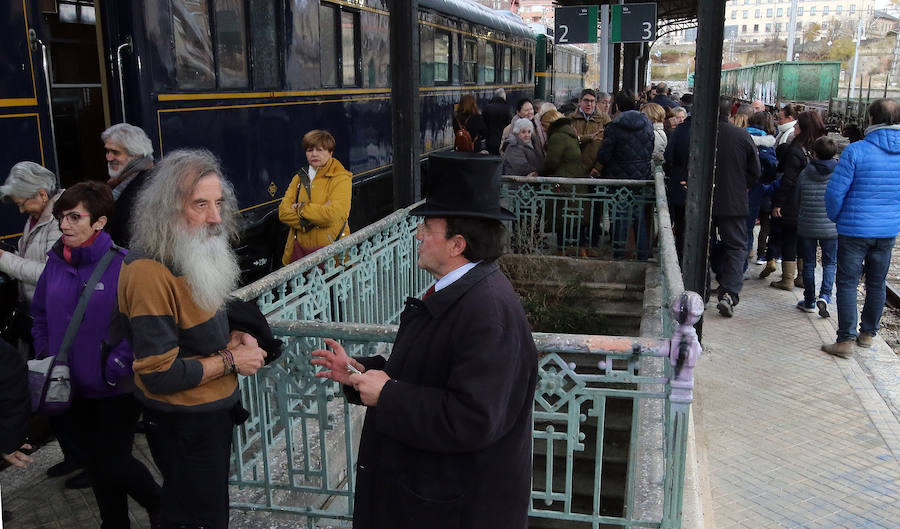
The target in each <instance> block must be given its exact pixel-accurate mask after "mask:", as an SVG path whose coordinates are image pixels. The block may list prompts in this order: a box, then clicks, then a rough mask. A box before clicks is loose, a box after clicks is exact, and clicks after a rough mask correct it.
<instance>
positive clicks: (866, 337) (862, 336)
mask: <svg viewBox="0 0 900 529" xmlns="http://www.w3.org/2000/svg"><path fill="white" fill-rule="evenodd" d="M874 338H875V335H874V334H869V333H867V332H861V333H859V336H857V337H856V345H858V346H860V347H865V348H866V349H868V348H869V347H872V340H873V339H874Z"/></svg>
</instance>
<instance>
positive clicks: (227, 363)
mask: <svg viewBox="0 0 900 529" xmlns="http://www.w3.org/2000/svg"><path fill="white" fill-rule="evenodd" d="M216 354H218V355H219V356H221V357H222V365H223V366H224V374H226V375H230V374H232V373H238V370H237V366H236V365H235V364H234V355H233V354H232V353H231V351H230V350H228V349H222V350H220V351H216ZM238 374H240V373H238Z"/></svg>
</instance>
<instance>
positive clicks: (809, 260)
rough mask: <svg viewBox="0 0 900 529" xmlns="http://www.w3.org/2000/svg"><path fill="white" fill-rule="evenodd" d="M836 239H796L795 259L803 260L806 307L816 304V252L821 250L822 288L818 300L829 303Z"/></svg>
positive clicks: (834, 267) (835, 260)
mask: <svg viewBox="0 0 900 529" xmlns="http://www.w3.org/2000/svg"><path fill="white" fill-rule="evenodd" d="M837 245H838V242H837V239H809V238H807V237H798V238H797V250H798V252H797V257H799V258H800V259H803V271H802V272H803V273H802V275H801V277H803V302H804V303H805V304H806V306H807V307H812V306H813V305H815V303H816V250H817V249H818V248H822V286H821V288H820V289H819V296H818V297H820V298H822V299H824V300H825V301H826V302H830V301H831V290H832V287H833V286H834V274H835V270H836V269H837Z"/></svg>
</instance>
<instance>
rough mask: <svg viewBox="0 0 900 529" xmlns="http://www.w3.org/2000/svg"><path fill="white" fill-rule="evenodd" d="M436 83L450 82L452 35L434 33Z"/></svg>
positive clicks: (442, 32) (439, 32)
mask: <svg viewBox="0 0 900 529" xmlns="http://www.w3.org/2000/svg"><path fill="white" fill-rule="evenodd" d="M434 82H435V84H437V83H449V82H450V34H449V33H447V32H444V31H435V32H434Z"/></svg>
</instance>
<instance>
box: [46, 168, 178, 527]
mask: <svg viewBox="0 0 900 529" xmlns="http://www.w3.org/2000/svg"><path fill="white" fill-rule="evenodd" d="M114 207H115V203H114V201H113V197H112V192H111V191H110V189H109V186H107V185H105V184H102V183H99V182H83V183H80V184H76V185H74V186H72V187H70V188H69V189H68V190H66V191H65V192H64V193H63V194H62V195H61V196H60V197H59V199H57V201H56V204H55V205H54V206H53V216H54V217H55V218H56V219H57V220H58V221H59V228H60V231H61V232H62V237H60V240H59V241H57V243H56V244H54V245H53V247H52V248H51V250H50V251H49V252H48V254H47V255H48V256H49V259H48V261H47V265H46V266H45V268H44V272H43V273H42V274H41V277H40V279H39V280H38V283H37V287H36V289H35V293H34V300H33V301H32V305H31V309H32V314H33V315H34V327H33V328H32V335H33V336H34V349H35V354H36V356H37V358H44V357H46V356H49V355H55V354H56V353H58V352H59V347H60V344H61V342H62V340H63V336H64V335H65V333H66V328H67V327H68V325H69V321H70V320H71V319H72V314H73V312H74V311H75V306H76V305H77V304H78V299H79V297H80V296H81V289H82V288H83V287H84V285H85V283H87V281H88V279H89V278H90V276H91V274H92V273H93V271H94V268H95V267H96V266H97V264H98V261H100V259H101V258H102V257H103V255H104V254H106V253H107V252H108V251H109V250H110V248H112V247H113V242H112V239H111V238H110V236H109V235H108V234H107V233H106V232H105V231H103V229H104V227H106V225H107V222H108V221H109V219H110V218H111V216H112V212H113V210H114ZM114 251H116V255H115V257H114V258H113V260H112V262H110V264H109V267H107V269H106V271H105V272H104V273H103V275H102V276H101V277H100V281H99V282H98V283H97V285H96V287H94V290H93V292H92V293H91V297H90V299H89V300H88V303H87V309H86V311H85V315H84V319H83V321H82V322H81V324H80V325H79V327H78V332H77V333H76V334H75V339H74V340H73V341H72V345H71V347H69V353H68V354H69V361H68V363H69V366H70V369H71V375H72V387H73V401H72V408H71V409H70V410H69V411H68V412H67V415H69V417H68V418H69V419H70V420H69V421H67V422H69V423H70V424H71V425H72V434H73V437H74V439H73V441H74V442H75V443H77V444H78V445H79V446H80V448H82V450H83V451H84V453H85V454H86V455H87V470H88V474H89V476H90V478H91V486H92V487H93V489H94V496H95V497H96V499H97V505H98V507H99V508H100V517H101V519H102V524H101V526H102V527H129V518H128V498H127V495H131V497H133V498H134V499H135V500H136V501H137V502H138V503H140V504H141V505H142V506H143V507H144V508H145V509H147V512H148V513H149V515H150V519H151V523H154V522H155V520H156V519H157V516H158V514H159V505H160V488H159V485H157V484H156V482H155V481H154V480H153V477H152V476H151V475H150V472H149V471H148V470H147V467H145V466H144V465H143V464H142V463H141V462H140V461H138V460H137V459H135V458H134V457H133V456H132V452H131V451H132V443H133V441H134V431H135V425H136V423H137V419H138V416H139V415H140V411H141V410H140V405H139V404H138V401H137V400H136V399H135V397H134V396H133V395H132V389H133V375H132V370H131V363H132V353H131V346H130V344H129V343H128V341H127V340H122V341H121V342H120V343H118V344H115V345H113V346H111V347H105V345H104V339H105V338H106V337H107V334H108V332H109V327H110V322H111V320H112V317H113V313H114V311H115V310H116V290H117V285H118V281H119V270H120V268H121V266H122V260H123V259H124V257H125V253H126V250H123V249H116V250H114Z"/></svg>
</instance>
